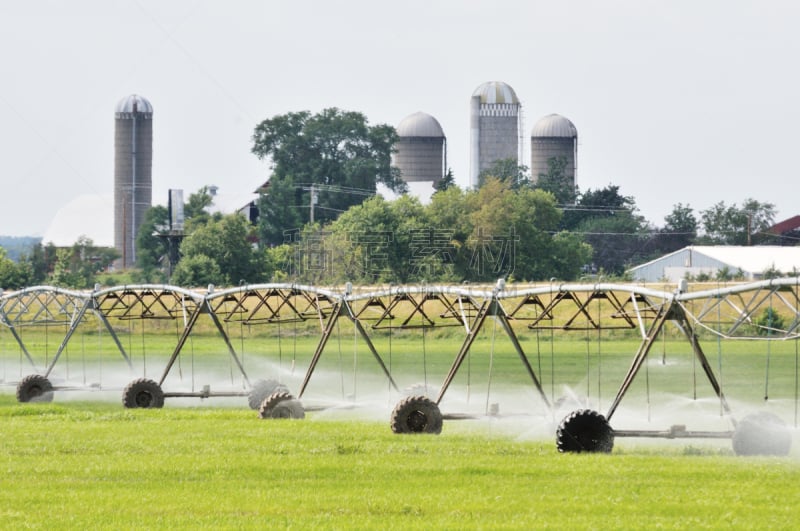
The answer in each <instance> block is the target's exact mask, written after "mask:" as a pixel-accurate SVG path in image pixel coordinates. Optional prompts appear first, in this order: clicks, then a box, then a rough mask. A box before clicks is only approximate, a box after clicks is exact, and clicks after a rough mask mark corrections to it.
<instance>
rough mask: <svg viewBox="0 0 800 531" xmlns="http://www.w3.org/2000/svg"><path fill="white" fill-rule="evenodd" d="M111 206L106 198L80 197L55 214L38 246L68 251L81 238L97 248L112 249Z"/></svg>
mask: <svg viewBox="0 0 800 531" xmlns="http://www.w3.org/2000/svg"><path fill="white" fill-rule="evenodd" d="M113 219H114V202H113V200H112V198H110V197H102V196H98V195H81V196H78V197H76V198H74V199H73V200H71V201H70V202H69V203H67V204H66V205H64V206H62V207H61V208H59V209H58V211H56V213H55V215H54V216H53V219H52V221H51V222H50V226H49V227H47V230H46V231H45V233H44V236H43V237H42V243H43V244H48V243H52V244H53V245H55V246H56V247H69V246H71V245H73V244H74V243H75V242H77V241H78V238H80V237H81V236H85V237H87V238H89V239H90V240H92V242H94V244H95V245H96V246H98V247H113V246H114V225H113V224H112V221H113Z"/></svg>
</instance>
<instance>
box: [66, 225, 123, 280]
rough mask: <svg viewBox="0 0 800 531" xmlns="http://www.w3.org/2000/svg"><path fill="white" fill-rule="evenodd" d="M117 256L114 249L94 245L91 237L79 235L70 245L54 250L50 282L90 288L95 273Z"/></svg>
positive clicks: (104, 267) (103, 268)
mask: <svg viewBox="0 0 800 531" xmlns="http://www.w3.org/2000/svg"><path fill="white" fill-rule="evenodd" d="M117 258H119V253H117V251H116V250H115V249H110V248H107V247H96V246H95V245H94V242H93V241H92V240H91V239H89V238H86V237H84V236H81V237H80V238H78V241H77V242H75V244H74V245H73V246H72V247H70V248H64V249H58V251H57V252H56V263H55V266H54V269H53V275H52V278H51V280H52V283H53V284H54V285H56V286H63V287H67V288H75V289H89V288H92V287H93V286H94V284H95V282H96V277H97V273H100V272H101V271H103V270H105V269H106V268H107V267H108V266H109V265H110V264H111V263H112V262H113V261H114V260H116V259H117Z"/></svg>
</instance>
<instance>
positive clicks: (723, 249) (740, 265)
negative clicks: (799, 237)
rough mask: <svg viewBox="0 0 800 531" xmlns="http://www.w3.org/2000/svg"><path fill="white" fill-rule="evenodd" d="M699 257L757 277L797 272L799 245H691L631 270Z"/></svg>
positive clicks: (799, 259)
mask: <svg viewBox="0 0 800 531" xmlns="http://www.w3.org/2000/svg"><path fill="white" fill-rule="evenodd" d="M689 253H693V254H695V255H697V254H699V255H702V256H705V257H708V258H711V259H713V260H716V261H718V262H721V263H723V264H726V265H727V266H728V267H729V268H730V269H732V270H734V271H735V270H738V269H741V270H742V271H744V272H746V273H754V274H760V273H763V272H764V271H767V270H770V269H776V270H778V271H780V272H782V273H791V272H793V271H795V270H800V246H798V247H787V246H781V245H754V246H740V245H690V246H688V247H684V248H683V249H679V250H677V251H675V252H673V253H669V254H667V255H664V256H662V257H660V258H656V259H655V260H651V261H649V262H647V263H644V264H641V265H638V266H636V267H633V268H631V269H630V270H629V271H630V272H636V271H638V270H641V269H645V268H647V267H649V266H652V265H655V264H658V263H659V262H666V261H668V260H669V259H670V258H673V257H675V256H676V255H687V254H689Z"/></svg>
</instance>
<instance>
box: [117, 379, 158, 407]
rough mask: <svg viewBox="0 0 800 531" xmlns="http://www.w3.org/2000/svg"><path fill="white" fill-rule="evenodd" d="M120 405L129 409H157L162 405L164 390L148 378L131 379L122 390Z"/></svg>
mask: <svg viewBox="0 0 800 531" xmlns="http://www.w3.org/2000/svg"><path fill="white" fill-rule="evenodd" d="M122 405H123V406H125V407H126V408H129V409H135V408H142V409H157V408H162V407H164V391H162V390H161V386H160V385H158V384H157V383H156V382H154V381H153V380H150V379H148V378H139V379H137V380H134V381H132V382H131V383H129V384H128V385H127V387H125V390H124V391H122Z"/></svg>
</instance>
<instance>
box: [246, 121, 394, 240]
mask: <svg viewBox="0 0 800 531" xmlns="http://www.w3.org/2000/svg"><path fill="white" fill-rule="evenodd" d="M396 141H397V132H396V131H395V129H394V127H392V126H390V125H385V124H379V125H374V126H370V125H368V123H367V119H366V117H365V116H364V115H363V114H361V113H357V112H347V111H342V110H339V109H336V108H330V109H325V110H323V111H322V112H320V113H318V114H314V115H312V114H311V113H310V112H309V111H301V112H293V113H288V114H283V115H278V116H275V117H273V118H270V119H267V120H264V121H263V122H261V123H260V124H259V125H258V126H256V129H255V132H254V134H253V147H252V152H253V153H254V154H255V155H256V156H257V157H258V158H259V159H267V158H268V159H270V160H271V162H272V176H271V177H270V182H269V188H268V189H267V191H266V193H265V197H263V198H262V200H261V201H260V207H261V208H263V210H262V211H261V214H260V219H261V238H262V239H263V240H264V241H265V242H267V243H269V244H271V245H277V244H280V243H283V235H284V232H285V231H288V230H294V229H299V228H300V227H302V225H304V224H305V223H307V222H308V221H309V220H310V215H309V209H308V208H307V207H308V205H309V204H310V195H311V190H310V188H311V185H312V184H314V185H320V186H318V187H317V191H316V194H317V197H316V201H317V202H316V208H315V220H316V221H321V222H323V223H325V222H328V221H331V220H333V219H335V218H336V217H337V216H338V215H339V214H340V213H341V212H344V211H345V210H347V209H348V208H350V207H351V206H354V205H356V204H359V203H361V202H362V201H363V200H364V198H365V195H364V194H365V193H366V194H367V195H369V194H374V193H375V190H376V186H377V183H383V184H385V185H386V186H387V187H389V189H391V190H393V191H395V192H404V191H405V190H406V189H407V188H406V185H405V183H404V182H403V180H402V179H401V178H400V172H399V170H398V169H397V168H394V167H392V166H391V154H392V151H393V149H394V144H395V142H396ZM292 209H293V210H295V212H294V213H292V214H291V215H287V210H292Z"/></svg>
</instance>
